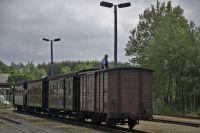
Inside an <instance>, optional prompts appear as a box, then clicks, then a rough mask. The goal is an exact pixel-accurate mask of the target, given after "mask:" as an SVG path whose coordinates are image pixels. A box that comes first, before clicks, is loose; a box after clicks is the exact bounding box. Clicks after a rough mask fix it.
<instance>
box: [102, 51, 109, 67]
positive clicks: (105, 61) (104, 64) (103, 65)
mask: <svg viewBox="0 0 200 133" xmlns="http://www.w3.org/2000/svg"><path fill="white" fill-rule="evenodd" d="M101 68H102V69H106V68H109V67H108V55H107V54H106V55H105V56H104V58H103V60H102V62H101Z"/></svg>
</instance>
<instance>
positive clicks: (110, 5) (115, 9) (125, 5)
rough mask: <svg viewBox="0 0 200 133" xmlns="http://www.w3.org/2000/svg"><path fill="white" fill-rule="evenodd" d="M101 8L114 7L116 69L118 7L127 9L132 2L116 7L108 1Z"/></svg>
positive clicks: (115, 56)
mask: <svg viewBox="0 0 200 133" xmlns="http://www.w3.org/2000/svg"><path fill="white" fill-rule="evenodd" d="M100 6H103V7H108V8H111V7H113V6H114V67H115V68H116V67H117V7H118V8H125V7H129V6H131V3H130V2H127V3H121V4H118V5H114V4H113V3H109V2H106V1H101V2H100Z"/></svg>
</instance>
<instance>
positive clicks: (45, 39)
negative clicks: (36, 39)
mask: <svg viewBox="0 0 200 133" xmlns="http://www.w3.org/2000/svg"><path fill="white" fill-rule="evenodd" d="M43 40H44V41H47V42H48V41H51V43H50V45H51V76H52V75H53V41H54V42H56V41H60V38H56V39H53V40H50V39H47V38H43Z"/></svg>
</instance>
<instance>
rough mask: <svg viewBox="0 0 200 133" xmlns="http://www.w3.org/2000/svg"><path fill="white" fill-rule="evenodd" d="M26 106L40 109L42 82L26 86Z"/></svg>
mask: <svg viewBox="0 0 200 133" xmlns="http://www.w3.org/2000/svg"><path fill="white" fill-rule="evenodd" d="M27 106H34V107H42V81H38V82H31V83H28V84H27Z"/></svg>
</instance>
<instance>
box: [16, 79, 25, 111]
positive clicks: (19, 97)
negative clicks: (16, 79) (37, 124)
mask: <svg viewBox="0 0 200 133" xmlns="http://www.w3.org/2000/svg"><path fill="white" fill-rule="evenodd" d="M26 92H27V83H26V82H21V83H17V84H16V85H15V87H14V91H13V105H14V107H16V108H17V109H18V110H24V109H25V108H26V105H27V96H26Z"/></svg>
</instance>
